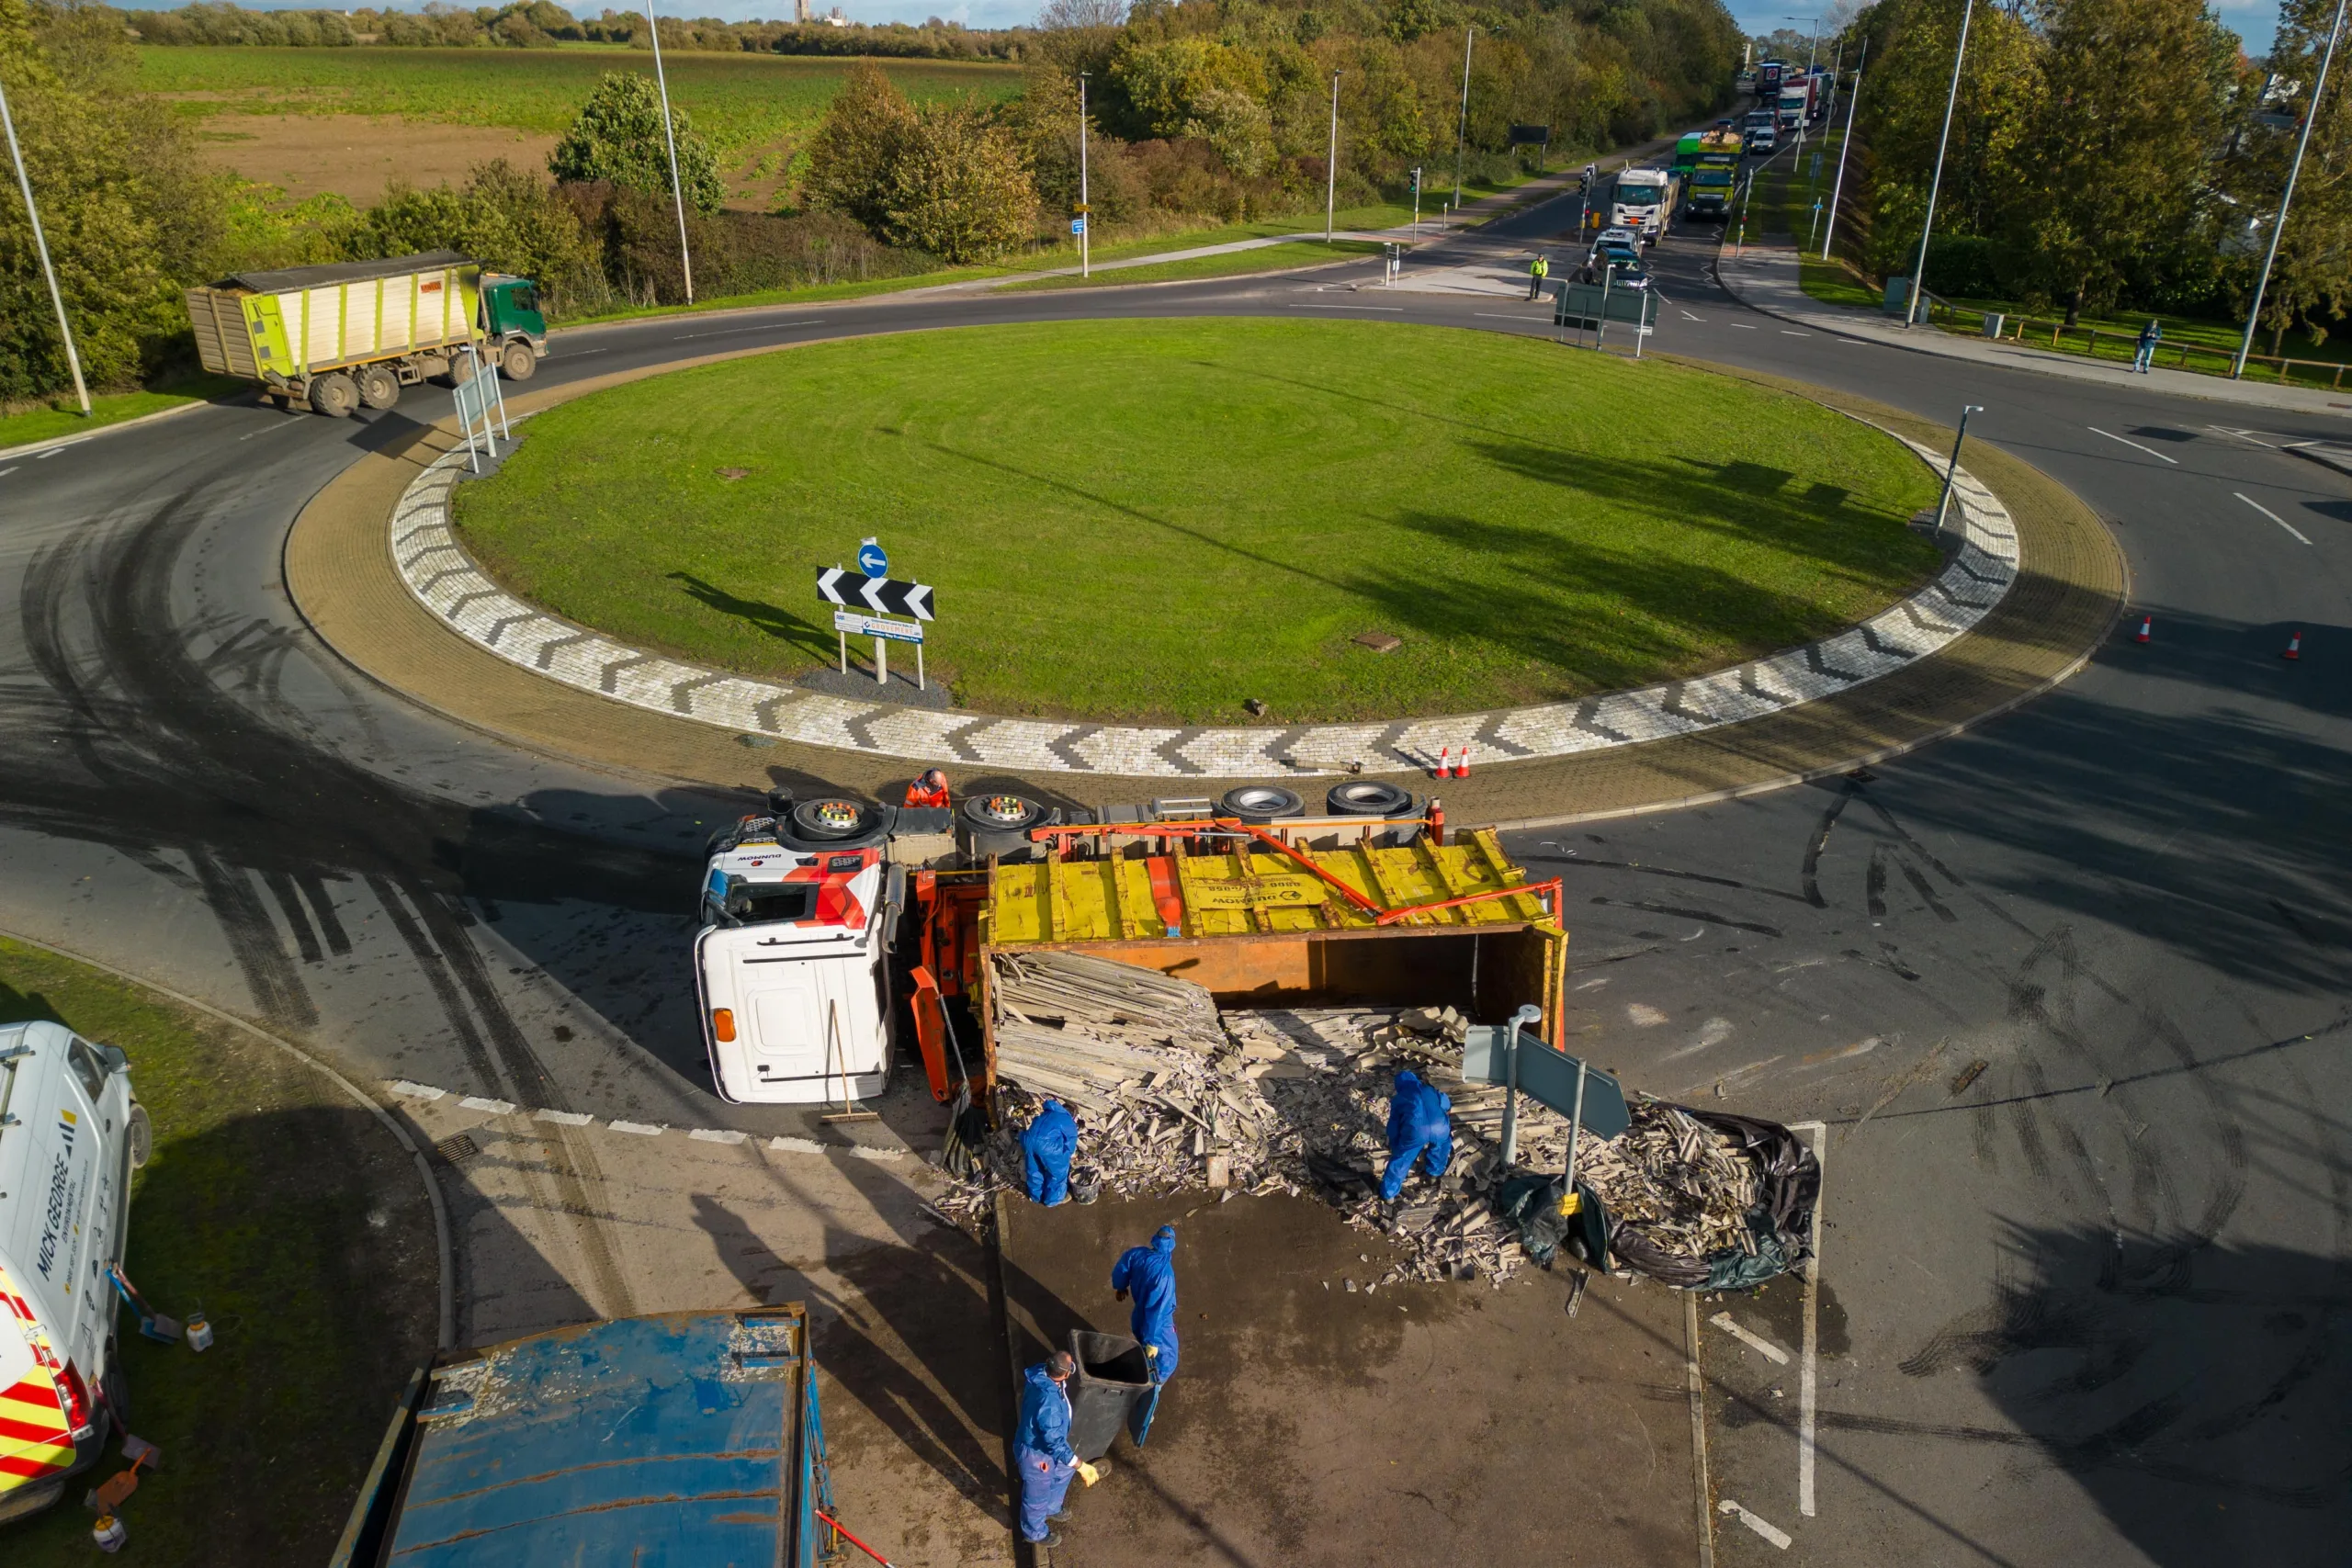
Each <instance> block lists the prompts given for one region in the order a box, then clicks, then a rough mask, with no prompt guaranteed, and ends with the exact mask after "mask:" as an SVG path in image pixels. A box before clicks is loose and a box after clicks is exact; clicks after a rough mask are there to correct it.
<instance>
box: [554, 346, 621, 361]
mask: <svg viewBox="0 0 2352 1568" xmlns="http://www.w3.org/2000/svg"><path fill="white" fill-rule="evenodd" d="M612 352H613V351H612V350H611V349H609V348H567V349H565V350H564V351H563V356H564V357H565V358H566V359H585V358H587V357H588V356H589V355H592V354H610V353H612Z"/></svg>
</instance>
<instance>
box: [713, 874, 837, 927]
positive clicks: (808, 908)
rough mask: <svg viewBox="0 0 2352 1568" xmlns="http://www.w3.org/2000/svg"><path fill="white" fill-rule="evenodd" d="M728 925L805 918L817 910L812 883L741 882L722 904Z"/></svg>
mask: <svg viewBox="0 0 2352 1568" xmlns="http://www.w3.org/2000/svg"><path fill="white" fill-rule="evenodd" d="M720 911H721V913H722V914H723V915H724V916H725V917H726V921H727V923H728V924H729V925H736V926H762V925H766V924H768V923H769V922H771V921H774V920H805V919H809V917H810V916H811V915H813V914H815V913H816V912H817V884H815V883H813V882H739V883H737V884H735V886H731V887H729V889H728V890H727V897H726V898H725V900H724V902H723V903H722V904H721V906H720Z"/></svg>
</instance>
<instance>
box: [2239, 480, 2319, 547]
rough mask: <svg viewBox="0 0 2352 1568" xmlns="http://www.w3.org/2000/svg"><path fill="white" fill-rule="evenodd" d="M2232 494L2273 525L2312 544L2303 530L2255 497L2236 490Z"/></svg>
mask: <svg viewBox="0 0 2352 1568" xmlns="http://www.w3.org/2000/svg"><path fill="white" fill-rule="evenodd" d="M2230 493H2231V494H2232V495H2234V496H2236V497H2237V498H2238V499H2239V500H2240V501H2243V502H2245V503H2246V504H2247V505H2248V506H2251V507H2253V508H2254V509H2255V510H2256V512H2259V513H2262V514H2263V515H2264V516H2265V517H2267V518H2269V519H2270V521H2272V522H2273V523H2276V524H2278V526H2280V527H2281V528H2284V529H2286V530H2287V532H2289V533H2290V534H2292V535H2294V536H2295V537H2297V538H2298V539H2302V540H2303V543H2305V544H2307V545H2308V544H2310V543H2311V541H2310V540H2309V539H2305V538H2303V531H2302V530H2301V529H2300V528H2298V527H2296V526H2295V525H2293V524H2292V523H2290V522H2288V521H2287V520H2286V519H2285V518H2284V517H2281V516H2279V515H2278V513H2276V512H2273V511H2271V510H2270V508H2268V507H2267V506H2265V505H2263V504H2262V502H2258V501H2256V500H2255V499H2254V497H2252V496H2250V495H2247V494H2245V493H2244V492H2243V491H2234V490H2233V491H2230Z"/></svg>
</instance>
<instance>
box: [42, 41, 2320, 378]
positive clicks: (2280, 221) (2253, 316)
mask: <svg viewBox="0 0 2352 1568" xmlns="http://www.w3.org/2000/svg"><path fill="white" fill-rule="evenodd" d="M2345 5H2346V0H2335V21H2334V22H2333V23H2331V24H2330V25H2329V27H2328V29H2327V49H2326V51H2325V52H2324V53H2323V54H2321V56H2320V59H2319V81H2318V82H2317V83H2316V84H2314V85H2312V103H2311V107H2310V108H2309V109H2308V110H2306V111H2305V112H2304V115H2303V134H2302V135H2301V137H2299V138H2298V139H2297V140H2296V141H2295V161H2294V163H2293V164H2290V165H2289V167H2288V169H2287V188H2286V189H2285V190H2284V191H2282V192H2281V193H2280V194H2279V197H2278V217H2277V218H2276V219H2274V220H2272V221H2271V225H2270V249H2269V251H2268V253H2267V254H2265V255H2264V256H2263V258H2262V276H2260V277H2259V278H2257V279H2256V280H2255V285H2254V309H2252V310H2248V311H2247V312H2246V313H2245V340H2244V341H2243V342H2241V343H2240V344H2238V357H2237V363H2236V364H2234V365H2233V366H2231V367H2230V379H2231V380H2233V381H2234V380H2236V379H2237V378H2240V377H2242V376H2244V375H2245V356H2246V355H2249V354H2251V353H2253V352H2254V329H2255V326H2256V323H2258V322H2259V321H2261V320H2262V296H2263V295H2264V294H2265V293H2266V292H2267V290H2268V289H2269V288H2270V268H2271V265H2272V264H2273V263H2275V262H2277V261H2278V242H2279V240H2280V239H2282V238H2283V237H2284V236H2285V235H2286V232H2287V209H2288V206H2289V205H2290V203H2292V202H2293V201H2294V199H2295V177H2296V176H2297V175H2301V173H2302V172H2303V150H2304V149H2305V148H2307V147H2309V146H2310V145H2311V144H2312V126H2314V125H2317V124H2318V123H2319V111H2320V107H2321V102H2320V99H2321V95H2323V94H2324V93H2325V92H2326V91H2327V68H2328V67H2329V66H2330V65H2333V64H2335V41H2336V39H2340V38H2342V37H2343V36H2344V9H2345ZM25 199H26V200H27V201H28V202H29V201H31V199H32V197H31V196H30V195H28V196H27V197H25Z"/></svg>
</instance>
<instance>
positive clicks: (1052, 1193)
mask: <svg viewBox="0 0 2352 1568" xmlns="http://www.w3.org/2000/svg"><path fill="white" fill-rule="evenodd" d="M1077 1153H1078V1123H1077V1122H1075V1121H1073V1120H1072V1119H1071V1117H1070V1113H1069V1111H1065V1110H1063V1109H1062V1102H1061V1101H1060V1100H1047V1101H1046V1108H1045V1109H1044V1110H1043V1111H1038V1112H1037V1119H1036V1120H1035V1122H1030V1123H1029V1125H1028V1127H1027V1128H1026V1129H1025V1130H1024V1131H1023V1133H1022V1134H1021V1168H1022V1171H1023V1174H1024V1175H1025V1176H1026V1177H1027V1179H1028V1182H1029V1201H1031V1202H1033V1203H1043V1204H1045V1205H1046V1207H1047V1208H1049V1209H1050V1208H1052V1207H1053V1206H1054V1205H1055V1204H1057V1203H1063V1202H1067V1201H1069V1162H1070V1156H1073V1155H1075V1154H1077Z"/></svg>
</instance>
